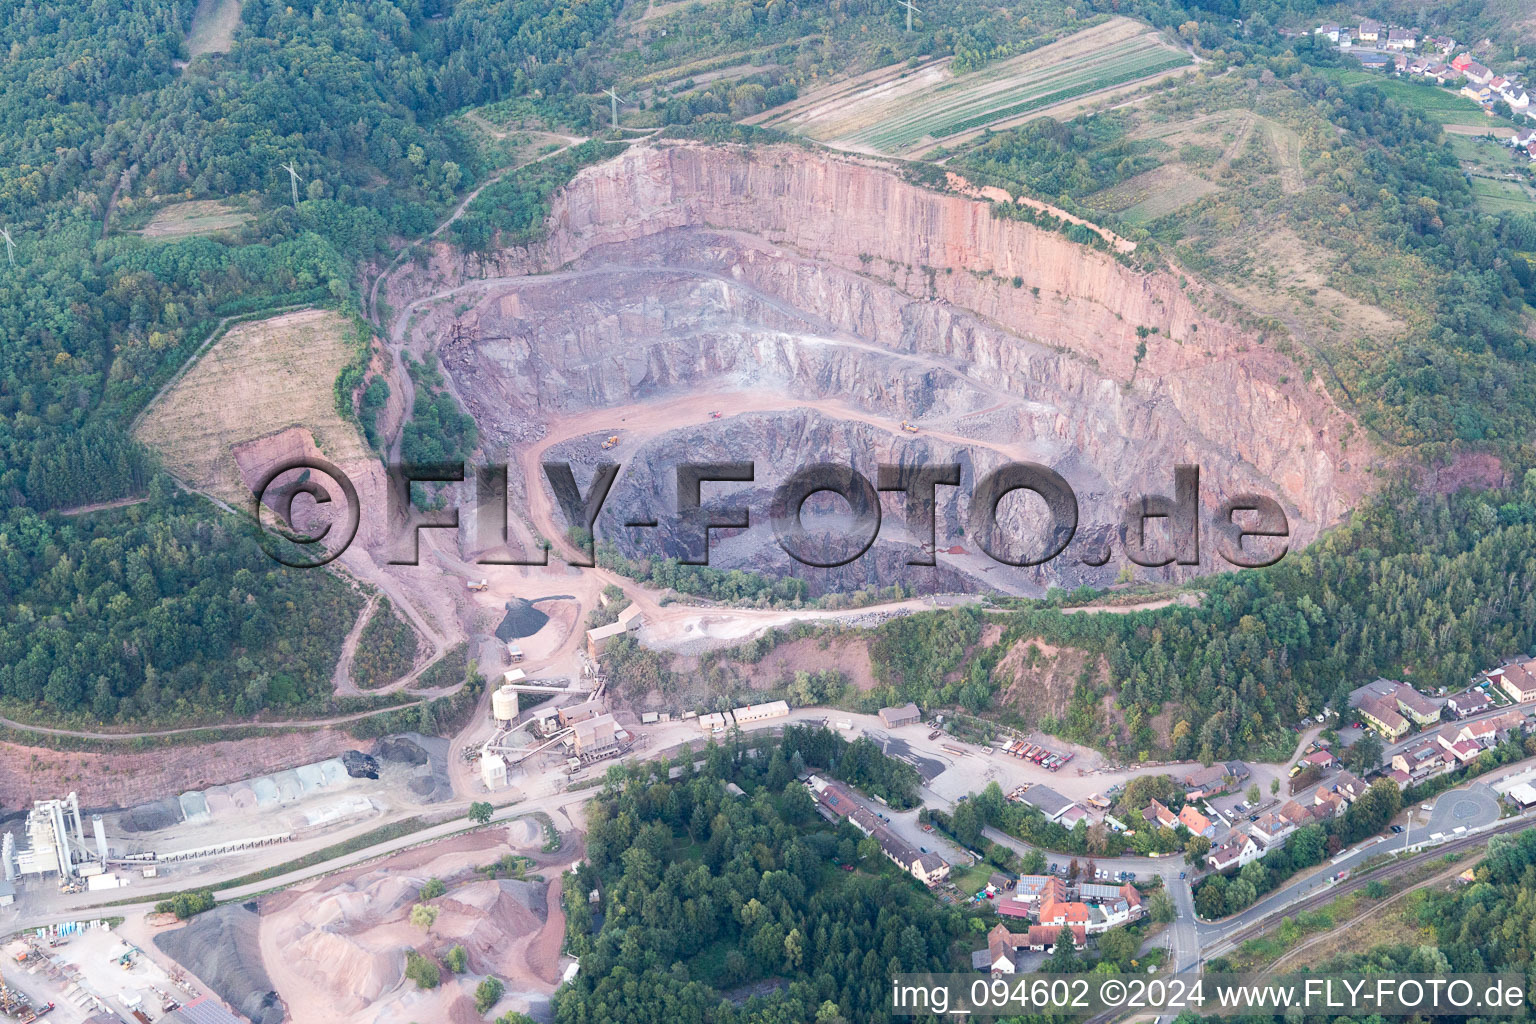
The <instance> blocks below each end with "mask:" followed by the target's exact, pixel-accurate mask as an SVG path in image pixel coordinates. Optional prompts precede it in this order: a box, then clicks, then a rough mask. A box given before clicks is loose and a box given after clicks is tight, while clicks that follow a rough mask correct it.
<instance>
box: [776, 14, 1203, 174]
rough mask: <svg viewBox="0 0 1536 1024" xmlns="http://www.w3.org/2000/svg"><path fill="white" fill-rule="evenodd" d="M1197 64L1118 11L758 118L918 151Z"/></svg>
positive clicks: (843, 87)
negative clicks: (955, 65) (984, 55)
mask: <svg viewBox="0 0 1536 1024" xmlns="http://www.w3.org/2000/svg"><path fill="white" fill-rule="evenodd" d="M1191 63H1192V59H1191V58H1190V57H1189V56H1188V55H1187V54H1186V53H1184V52H1183V51H1182V50H1179V49H1176V48H1175V47H1173V46H1172V45H1170V44H1169V43H1168V42H1166V41H1165V40H1164V39H1163V38H1162V37H1161V36H1160V35H1159V34H1158V33H1156V32H1154V31H1152V30H1151V29H1149V28H1148V27H1147V26H1146V25H1143V24H1141V23H1140V22H1136V21H1132V20H1130V19H1129V18H1111V19H1110V20H1108V21H1106V22H1104V23H1102V24H1099V25H1095V26H1093V27H1092V28H1086V29H1083V30H1082V31H1080V32H1076V33H1074V34H1072V35H1071V36H1068V37H1067V38H1065V39H1062V40H1060V41H1059V42H1055V43H1051V44H1050V45H1048V46H1044V47H1041V48H1040V49H1038V50H1034V51H1032V52H1030V53H1026V54H1024V55H1022V56H1019V57H1014V58H1011V59H1008V60H1004V61H999V62H997V63H994V64H991V65H988V66H986V67H984V68H982V69H980V70H978V71H972V72H967V73H964V74H958V75H957V74H955V73H954V72H953V71H952V70H951V69H950V66H949V62H948V61H937V62H934V63H930V64H926V65H922V66H920V67H916V68H910V69H909V68H905V67H901V68H897V69H885V70H884V71H882V72H877V73H874V74H871V75H866V76H864V77H862V78H859V79H854V80H852V81H848V82H843V83H839V84H838V85H835V86H831V87H829V88H827V89H824V90H818V91H816V92H814V93H812V94H810V95H808V96H805V97H803V98H802V99H801V100H798V101H796V102H794V103H791V104H789V105H787V106H786V107H784V108H780V109H779V110H777V111H771V112H769V114H768V115H767V116H765V117H763V118H760V119H759V123H761V124H765V125H767V126H769V127H772V128H777V129H780V130H783V131H788V132H793V133H795V134H799V135H805V136H808V137H810V138H813V139H816V140H817V141H820V142H824V143H826V144H828V145H831V146H835V147H838V148H841V149H849V150H854V151H856V152H868V153H879V154H884V155H889V156H912V155H916V154H919V153H921V152H924V151H926V150H929V149H932V148H934V147H935V146H937V145H940V144H943V143H953V142H956V141H960V140H963V139H964V138H966V137H968V136H969V135H971V134H974V133H977V132H979V131H981V130H982V129H985V128H993V127H997V126H1000V125H1005V124H1008V123H1019V122H1021V121H1023V120H1027V119H1028V118H1030V117H1034V116H1039V115H1040V114H1043V113H1045V112H1047V111H1049V110H1050V109H1051V108H1052V107H1055V106H1058V105H1060V104H1068V103H1077V102H1079V101H1081V99H1082V98H1083V97H1084V96H1086V95H1088V94H1091V93H1096V92H1099V91H1101V90H1106V89H1111V88H1115V87H1119V86H1126V85H1131V84H1135V83H1139V82H1142V81H1145V80H1147V79H1150V78H1153V77H1155V76H1157V75H1160V74H1164V73H1166V72H1169V71H1173V70H1176V69H1179V68H1183V67H1187V66H1189V65H1190V64H1191Z"/></svg>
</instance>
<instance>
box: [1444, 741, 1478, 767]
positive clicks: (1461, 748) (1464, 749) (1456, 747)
mask: <svg viewBox="0 0 1536 1024" xmlns="http://www.w3.org/2000/svg"><path fill="white" fill-rule="evenodd" d="M1447 752H1448V753H1449V754H1450V755H1451V756H1452V757H1454V758H1455V759H1456V763H1457V764H1458V765H1463V764H1466V763H1467V762H1468V761H1472V760H1475V759H1476V758H1477V755H1478V754H1481V753H1482V752H1483V748H1482V747H1480V746H1478V745H1477V744H1476V743H1474V742H1472V741H1471V740H1457V741H1456V742H1455V743H1453V744H1451V746H1450V747H1449V748H1447Z"/></svg>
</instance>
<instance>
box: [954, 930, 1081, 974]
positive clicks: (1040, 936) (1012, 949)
mask: <svg viewBox="0 0 1536 1024" xmlns="http://www.w3.org/2000/svg"><path fill="white" fill-rule="evenodd" d="M1060 934H1061V929H1059V928H1047V927H1045V926H1043V925H1031V926H1030V927H1029V928H1027V929H1026V930H1024V931H1022V932H1015V931H1010V930H1009V929H1008V926H1007V925H1005V924H999V925H995V926H994V927H993V928H992V930H991V931H989V932H987V946H986V948H985V949H978V950H977V951H976V952H974V953H972V954H971V966H972V967H974V968H975V969H976V970H978V971H988V972H990V973H992V974H1015V973H1017V972H1018V971H1019V970H1020V968H1021V965H1022V964H1023V962H1024V955H1025V954H1026V953H1031V952H1038V951H1040V950H1047V949H1050V948H1052V947H1053V946H1055V945H1056V937H1057V936H1058V935H1060ZM1072 943H1073V945H1074V946H1076V947H1077V948H1078V949H1083V948H1084V947H1086V946H1087V945H1088V934H1087V932H1086V930H1084V929H1081V928H1074V929H1073V930H1072Z"/></svg>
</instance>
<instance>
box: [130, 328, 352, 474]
mask: <svg viewBox="0 0 1536 1024" xmlns="http://www.w3.org/2000/svg"><path fill="white" fill-rule="evenodd" d="M352 336H353V326H352V324H351V323H350V322H349V321H348V320H347V319H346V318H344V317H342V316H341V315H340V314H339V313H336V312H333V311H331V310H325V309H305V310H300V311H298V312H295V313H285V314H283V315H282V316H277V317H272V318H270V319H267V320H257V321H252V322H249V323H242V324H236V325H234V326H233V327H231V328H230V329H229V331H228V332H227V333H226V334H225V335H224V336H223V337H222V338H220V339H219V340H218V341H216V342H214V344H213V345H212V346H211V347H210V348H209V349H208V351H207V352H206V353H204V354H203V355H202V357H201V358H199V359H198V361H197V362H196V363H194V364H193V365H192V367H191V368H190V369H189V370H188V371H187V372H186V374H185V376H183V377H182V378H181V379H180V380H178V381H176V382H175V383H174V384H173V385H171V387H170V388H169V389H168V390H167V391H166V392H165V393H164V394H163V395H161V396H160V398H159V399H158V400H157V401H156V402H155V403H153V404H152V405H151V406H150V407H149V409H148V411H147V412H146V414H145V416H144V419H143V422H142V423H140V425H139V427H138V430H137V431H136V437H137V438H138V440H140V441H142V442H143V443H145V444H146V445H148V446H149V447H151V448H153V449H155V451H157V452H158V453H159V454H160V457H161V459H162V460H163V461H164V463H165V466H166V468H167V469H169V470H170V471H171V472H173V473H175V474H176V475H177V476H179V477H181V478H182V479H184V480H187V481H189V482H190V483H192V484H194V485H195V486H197V487H199V488H201V489H203V490H206V491H209V492H210V493H213V494H216V495H218V496H220V497H222V498H224V499H225V500H228V501H244V500H247V499H248V498H249V497H250V491H249V489H248V487H247V485H246V482H245V481H244V479H243V477H242V475H241V472H240V466H239V465H238V464H237V462H236V459H235V449H236V448H238V447H240V446H241V445H245V444H248V443H250V442H254V441H261V442H263V443H267V444H270V445H277V446H283V447H285V450H286V448H288V447H293V446H294V445H296V444H299V443H302V442H304V441H306V440H307V438H300V437H293V438H288V437H283V438H279V437H277V435H280V434H284V432H287V433H290V434H291V433H294V432H295V429H296V430H297V431H298V433H301V434H306V435H307V436H308V438H312V439H313V444H314V446H315V447H316V448H318V449H319V451H320V453H321V454H323V455H324V456H325V457H326V458H327V459H330V460H331V461H333V462H336V463H345V462H347V461H349V460H352V459H358V458H366V457H367V455H368V449H367V446H366V445H365V444H364V443H363V439H362V437H361V436H359V434H358V431H357V428H356V427H355V426H354V425H353V424H352V423H350V422H348V421H346V420H343V419H342V418H341V416H340V414H339V413H337V411H336V395H335V390H334V387H333V384H334V382H335V380H336V377H337V375H338V374H340V373H341V370H342V368H343V367H345V366H346V365H347V364H348V363H349V362H350V361H351V360H352V358H353V357H354V349H353V341H352ZM305 447H307V444H306V445H305ZM296 453H297V452H296V451H295V454H296Z"/></svg>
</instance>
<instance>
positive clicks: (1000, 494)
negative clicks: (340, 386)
mask: <svg viewBox="0 0 1536 1024" xmlns="http://www.w3.org/2000/svg"><path fill="white" fill-rule="evenodd" d="M591 469H592V472H591V479H590V480H589V481H588V483H587V484H586V487H585V489H583V488H582V486H581V485H580V484H578V482H577V480H576V472H575V470H574V469H573V467H572V465H571V463H569V462H546V463H543V471H544V476H545V479H546V480H547V481H548V484H549V488H550V491H551V492H552V493H553V495H554V498H555V501H556V503H557V504H558V506H559V508H560V511H561V512H562V513H563V514H564V516H565V521H566V523H567V524H569V525H570V526H571V527H576V528H579V529H576V530H573V531H572V535H573V540H572V550H573V552H574V553H572V554H569V555H568V557H567V558H566V561H567V562H568V563H569V564H571V565H576V566H592V565H594V564H596V563H595V557H594V555H595V538H596V526H597V522H598V517H599V516H600V515H601V514H602V511H603V507H604V504H605V503H606V502H607V500H608V497H609V495H610V493H611V492H612V490H613V486H614V483H615V481H617V480H618V478H619V476H620V474H621V472H622V466H621V465H620V464H619V463H614V462H604V463H599V464H597V465H595V466H593V467H591ZM674 473H675V484H676V495H677V497H676V503H675V507H674V508H672V509H671V510H669V511H668V512H667V513H666V515H665V518H663V517H662V516H661V515H655V516H646V517H634V516H631V517H630V518H629V519H628V520H627V521H625V522H624V523H623V525H624V526H625V527H629V528H632V529H635V530H646V529H660V528H663V527H665V528H666V529H667V530H668V532H669V533H670V534H671V536H673V537H674V538H675V537H691V538H692V539H693V540H694V541H695V542H696V543H695V544H693V545H692V547H691V550H693V551H695V552H696V554H695V555H693V556H690V557H684V558H682V559H680V561H681V562H682V564H685V565H708V564H709V538H710V533H711V531H714V530H745V529H747V528H749V527H750V525H751V523H752V515H753V509H752V508H751V507H750V506H749V505H747V504H740V503H738V501H739V498H738V499H737V500H733V499H732V498H731V490H732V485H738V486H737V488H736V489H737V490H739V489H740V488H739V485H742V484H752V483H754V482H755V481H756V479H757V467H756V464H755V463H754V462H751V461H741V462H682V463H679V464H677V465H676V466H675V467H674ZM386 476H387V480H388V486H387V494H388V499H387V505H388V508H387V511H388V522H389V524H390V525H391V530H392V536H391V538H390V543H389V544H388V546H387V559H386V560H387V561H388V563H389V564H391V565H416V564H418V559H419V555H420V534H421V531H423V530H457V529H458V528H459V522H460V508H459V507H458V506H449V507H446V508H436V509H421V508H418V507H416V505H415V504H413V502H412V500H411V499H412V487H413V485H416V484H429V485H431V484H436V485H451V484H460V483H463V482H465V481H466V479H468V477H467V467H466V466H465V464H464V463H450V464H432V465H420V464H397V465H393V466H390V467H388V469H387V470H386ZM961 479H962V467H961V464H960V463H958V462H948V463H899V464H897V463H879V464H878V465H877V466H876V472H875V478H874V480H873V481H871V480H870V478H869V477H868V476H866V475H865V474H863V473H861V472H859V470H858V469H856V468H854V467H853V466H848V465H842V464H838V463H827V462H821V463H814V464H812V465H808V466H804V467H802V468H800V469H798V470H796V471H794V472H793V473H791V474H790V475H789V476H788V477H786V478H785V479H784V480H783V481H782V482H780V483H779V485H778V486H777V487H776V488H774V490H773V494H772V497H771V500H770V501H769V502H768V504H767V508H766V509H760V510H759V512H760V513H761V512H764V511H765V512H766V514H767V516H768V520H769V522H770V524H771V525H772V528H773V535H774V539H775V540H776V542H777V543H778V545H779V547H780V548H782V549H783V551H784V552H785V554H787V555H789V557H791V558H793V559H794V560H795V561H796V562H799V563H800V564H802V565H806V566H812V567H816V568H833V567H836V566H842V565H847V564H848V563H850V562H853V561H855V560H856V559H858V558H860V557H861V556H862V555H864V553H865V552H867V551H868V550H869V549H870V547H871V546H872V545H873V544H874V543H875V541H876V539H877V538H878V537H879V536H880V528H881V522H882V512H881V501H880V495H881V494H882V493H887V494H895V495H898V496H900V497H901V498H903V499H904V502H903V504H904V506H905V513H906V514H905V525H906V528H907V530H908V532H909V533H910V535H911V536H912V537H914V538H918V539H919V541H920V545H919V547H920V551H919V553H918V555H917V556H916V557H914V558H913V559H911V560H910V561H909V562H908V564H910V565H935V564H937V562H936V555H935V543H934V540H935V533H936V528H937V522H938V517H937V509H938V506H939V503H940V501H941V500H958V499H960V498H963V499H964V504H965V508H966V510H967V515H966V519H965V533H966V535H967V536H968V537H970V538H971V539H972V540H973V541H974V542H975V544H976V545H977V547H978V548H980V550H981V551H982V552H984V553H985V554H986V555H987V556H988V557H989V558H991V559H993V560H994V561H997V562H1000V563H1002V564H1006V565H1012V566H1036V565H1042V564H1044V563H1046V562H1050V561H1052V560H1054V559H1056V558H1059V557H1062V556H1063V554H1066V553H1068V549H1069V547H1070V546H1071V544H1072V541H1073V539H1074V538H1075V537H1076V536H1077V529H1078V521H1079V506H1078V499H1077V494H1076V493H1075V492H1074V491H1073V489H1072V486H1071V485H1070V484H1069V483H1068V482H1067V481H1066V479H1065V478H1063V477H1062V476H1061V474H1059V473H1057V472H1056V471H1055V470H1053V469H1051V468H1050V467H1048V466H1043V465H1040V464H1038V463H1033V462H1010V463H1006V464H1004V465H1002V466H999V467H997V468H996V469H993V470H991V471H989V472H987V473H986V474H985V475H983V476H982V477H981V478H980V479H979V480H977V481H976V482H975V484H974V486H972V487H971V488H970V490H969V494H968V495H965V494H963V493H962V494H961V495H955V494H953V493H952V492H951V493H948V494H946V493H945V491H947V490H948V489H950V488H959V487H960V485H961ZM327 481H328V483H327ZM533 485H534V486H537V482H534V483H533ZM706 485H708V486H709V487H710V489H711V493H712V495H713V498H714V500H711V501H709V502H706V501H705V487H706ZM333 487H334V490H333V489H332V488H333ZM941 489H944V490H941ZM1172 492H1173V493H1172V494H1171V495H1168V494H1149V495H1141V496H1137V497H1133V498H1131V499H1130V500H1129V501H1127V502H1126V503H1125V504H1124V506H1123V507H1122V508H1121V510H1120V516H1119V519H1120V524H1121V531H1120V533H1121V542H1122V544H1123V545H1124V549H1125V555H1126V557H1127V558H1128V559H1129V560H1130V561H1132V562H1135V563H1136V564H1137V565H1142V566H1149V567H1156V566H1164V565H1169V564H1178V565H1198V564H1199V563H1200V550H1201V538H1202V529H1201V527H1202V523H1201V504H1200V469H1199V467H1198V466H1192V465H1178V466H1175V467H1174V471H1173V488H1172ZM824 493H825V494H830V495H836V496H837V497H838V498H840V499H841V500H842V503H843V504H844V505H846V513H845V514H844V515H842V516H840V517H839V522H838V525H837V526H836V527H832V528H829V527H826V526H825V525H818V526H817V528H815V529H812V528H810V527H808V526H807V525H806V524H805V522H804V519H803V513H804V509H805V505H806V503H807V501H808V500H810V499H811V498H812V496H814V495H819V494H824ZM507 494H508V488H507V469H506V467H505V466H494V465H493V466H480V467H476V468H475V470H474V472H473V493H472V501H471V505H472V510H473V514H474V516H475V523H476V529H477V531H478V536H479V537H481V538H482V539H485V538H499V540H500V541H501V542H502V543H503V544H505V542H506V540H507V523H508V507H507ZM1011 495H1029V496H1033V498H1034V499H1038V502H1043V506H1044V510H1045V514H1044V517H1043V522H1044V526H1043V528H1037V529H1035V531H1034V533H1035V536H1033V537H1021V536H1020V535H1019V531H1018V529H1014V530H1009V529H1007V528H1005V527H1004V526H1003V525H1002V522H1001V520H1002V519H1003V518H1004V517H1002V516H1000V515H999V508H1000V506H1001V505H1002V504H1003V502H1004V501H1005V500H1006V499H1008V498H1009V497H1010V496H1011ZM301 498H302V499H307V502H309V503H312V504H302V503H301ZM301 504H302V507H304V508H305V509H307V511H308V513H309V514H308V515H306V516H304V517H302V518H304V519H305V520H306V522H310V523H314V524H316V525H314V526H312V527H306V528H300V527H299V526H298V525H296V524H297V523H298V521H299V519H300V518H301V517H300V516H299V515H298V514H296V513H297V511H298V509H297V508H296V506H300V505H301ZM251 513H252V515H253V517H254V518H255V519H256V521H257V523H258V524H259V525H260V536H261V538H262V545H263V548H264V549H265V550H266V551H267V553H268V554H269V555H271V556H272V557H273V558H274V559H276V560H278V561H280V562H282V563H283V564H284V565H289V566H294V567H301V568H312V567H316V566H321V565H325V564H326V563H327V562H330V561H332V560H333V559H335V558H336V557H337V556H338V555H340V554H341V553H342V552H343V551H345V550H346V549H347V547H348V546H350V545H351V543H352V542H353V540H354V539H355V538H356V536H357V532H358V526H359V523H360V521H361V518H362V509H361V507H360V506H359V503H358V491H357V487H356V486H355V485H354V484H353V482H352V481H351V480H350V479H349V478H348V477H347V475H346V474H345V473H344V472H342V470H341V469H340V468H338V467H337V466H335V465H333V464H331V463H329V462H327V461H325V460H324V459H317V458H297V459H293V460H291V461H288V462H284V463H281V464H279V465H277V466H274V467H272V468H271V469H269V470H268V471H267V473H266V474H265V475H264V476H263V477H262V479H261V480H260V481H259V482H258V484H257V486H256V488H255V489H254V493H253V494H252V498H251ZM317 513H318V514H317ZM1041 518H1042V517H1040V516H1035V517H1033V518H1032V519H1031V522H1039V521H1041ZM1206 518H1207V520H1208V521H1207V523H1206V524H1205V525H1206V527H1207V529H1208V531H1209V533H1210V534H1211V535H1212V536H1213V537H1214V543H1215V547H1216V553H1217V554H1218V555H1219V556H1220V558H1221V559H1223V560H1224V561H1226V562H1227V563H1228V564H1230V565H1233V566H1236V567H1238V568H1245V569H1251V568H1261V567H1263V566H1268V565H1273V564H1275V563H1276V562H1278V561H1280V559H1281V558H1283V557H1285V554H1286V551H1287V549H1288V547H1289V537H1290V523H1289V521H1288V520H1287V518H1286V515H1285V510H1284V509H1283V508H1282V507H1281V505H1280V503H1279V502H1278V501H1276V500H1275V499H1274V498H1271V497H1269V496H1267V495H1263V494H1252V493H1241V494H1235V495H1232V496H1230V497H1228V498H1226V499H1225V500H1223V501H1222V502H1221V503H1220V504H1219V506H1217V508H1216V510H1215V511H1214V513H1208V514H1207V516H1206ZM269 519H272V520H276V521H275V522H272V523H269V522H268V520H269ZM1021 544H1023V545H1024V546H1027V547H1029V548H1030V551H1029V553H1027V554H1020V553H1018V552H1019V550H1020V547H1021ZM1068 557H1075V558H1076V559H1077V560H1078V561H1079V562H1080V563H1082V564H1084V565H1090V566H1101V565H1104V564H1106V563H1107V562H1109V560H1110V559H1111V558H1112V557H1113V551H1112V550H1111V548H1110V546H1109V545H1108V544H1106V543H1103V542H1100V543H1098V544H1097V545H1096V546H1094V547H1092V548H1088V549H1086V550H1081V551H1073V552H1072V553H1071V554H1070V555H1069V556H1068ZM548 560H549V549H548V547H547V546H545V547H543V548H542V549H541V550H540V552H539V553H538V557H537V558H533V559H527V560H523V559H516V558H511V557H506V556H496V555H485V556H482V557H481V558H479V559H478V560H477V564H481V565H546V564H548Z"/></svg>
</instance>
